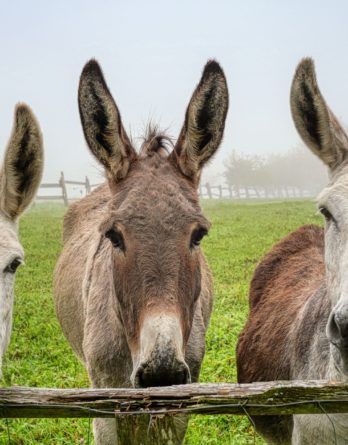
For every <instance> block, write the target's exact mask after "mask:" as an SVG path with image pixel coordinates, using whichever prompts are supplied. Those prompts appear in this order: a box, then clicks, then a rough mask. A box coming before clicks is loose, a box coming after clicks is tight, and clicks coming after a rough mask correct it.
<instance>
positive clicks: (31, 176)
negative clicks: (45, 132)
mask: <svg viewBox="0 0 348 445" xmlns="http://www.w3.org/2000/svg"><path fill="white" fill-rule="evenodd" d="M42 170H43V144H42V135H41V130H40V126H39V124H38V122H37V120H36V118H35V116H34V114H33V113H32V111H31V110H30V108H29V107H28V106H27V105H25V104H19V105H17V106H16V109H15V116H14V124H13V129H12V135H11V137H10V141H9V143H8V146H7V149H6V152H5V159H4V164H3V166H2V170H1V172H0V210H1V211H2V212H4V213H5V214H6V215H7V216H9V217H10V218H11V219H12V220H15V219H17V217H18V216H19V215H20V214H21V213H23V211H24V210H25V209H26V208H27V207H28V206H29V204H30V203H31V201H32V200H33V198H34V196H35V194H36V192H37V189H38V187H39V185H40V181H41V177H42Z"/></svg>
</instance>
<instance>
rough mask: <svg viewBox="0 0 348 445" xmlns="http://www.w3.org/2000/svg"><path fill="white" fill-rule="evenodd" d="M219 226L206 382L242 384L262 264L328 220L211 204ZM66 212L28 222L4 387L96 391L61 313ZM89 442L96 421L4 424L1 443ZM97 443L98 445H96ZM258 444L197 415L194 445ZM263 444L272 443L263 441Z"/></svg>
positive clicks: (210, 240)
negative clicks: (302, 230) (58, 273)
mask: <svg viewBox="0 0 348 445" xmlns="http://www.w3.org/2000/svg"><path fill="white" fill-rule="evenodd" d="M204 208H205V213H206V215H207V216H208V217H209V218H210V220H211V221H212V223H213V227H212V229H211V231H210V234H209V236H208V237H207V238H206V239H205V240H204V242H203V249H204V251H205V253H206V256H207V257H208V260H209V264H210V267H211V269H212V272H213V276H214V286H215V305H214V311H213V316H212V319H211V323H210V327H209V331H208V334H207V352H206V356H205V359H204V363H203V367H202V373H201V382H235V381H236V364H235V345H236V342H237V337H238V333H239V332H240V331H241V329H242V327H243V325H244V322H245V319H246V316H247V295H248V286H249V282H250V278H251V276H252V273H253V270H254V268H255V265H256V263H257V262H258V261H259V259H260V258H261V256H262V255H263V254H264V253H265V252H267V251H268V250H269V249H270V248H271V246H272V245H273V244H274V242H276V241H277V240H279V239H281V238H282V237H283V236H285V235H286V234H287V233H289V232H290V231H291V230H294V229H296V228H297V227H299V226H300V225H302V224H307V223H318V224H321V218H320V217H319V216H318V215H317V214H316V210H315V206H314V204H313V203H311V202H308V201H289V202H268V203H259V202H257V203H255V202H253V203H240V204H235V203H230V202H227V201H226V202H224V201H222V202H218V201H211V202H205V203H204ZM63 214H64V208H63V207H60V206H57V205H54V206H53V205H52V206H50V205H36V206H35V207H34V208H33V209H32V210H31V211H30V212H28V213H27V214H26V215H25V217H24V218H23V219H22V220H21V223H20V238H21V242H22V244H23V246H24V248H25V251H26V266H25V267H21V268H20V269H19V271H18V273H17V278H16V301H15V310H14V329H13V335H12V340H11V345H10V348H9V350H8V352H7V354H6V356H5V361H4V378H3V382H2V384H3V385H4V386H10V385H22V386H41V387H58V388H69V387H70V388H74V387H86V386H88V379H87V376H86V373H85V371H84V369H83V367H82V365H81V364H80V363H79V362H78V361H77V360H76V358H75V357H74V355H73V353H72V351H71V349H70V347H69V345H68V343H67V342H66V340H65V339H64V337H63V335H62V333H61V330H60V328H59V325H58V322H57V320H56V317H55V313H54V306H53V301H52V273H53V269H54V265H55V262H56V260H57V257H58V254H59V252H60V249H61V229H62V217H63ZM8 434H9V436H10V438H11V442H10V443H11V444H25V445H27V444H29V445H31V444H86V443H87V437H88V420H87V419H82V420H75V419H57V420H49V419H33V420H31V419H30V420H27V419H18V420H17V419H12V420H8V421H5V420H0V443H1V444H2V443H4V444H6V443H8V441H7V438H8ZM90 443H92V440H91V442H90ZM252 443H254V435H253V429H252V428H251V426H250V424H249V422H248V420H247V419H246V418H245V417H242V416H241V417H239V416H195V417H192V419H191V421H190V427H189V430H188V433H187V436H186V444H187V445H208V444H209V445H215V444H216V445H227V444H228V445H231V444H236V445H237V444H238V445H244V444H252ZM256 443H257V444H263V443H264V442H263V441H262V440H261V439H260V438H259V437H257V438H256Z"/></svg>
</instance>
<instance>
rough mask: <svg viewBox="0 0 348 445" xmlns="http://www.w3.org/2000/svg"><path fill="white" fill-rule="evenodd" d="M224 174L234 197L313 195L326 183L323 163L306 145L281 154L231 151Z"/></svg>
mask: <svg viewBox="0 0 348 445" xmlns="http://www.w3.org/2000/svg"><path fill="white" fill-rule="evenodd" d="M224 178H225V181H226V183H227V184H228V186H229V187H230V188H231V189H232V190H233V193H234V195H235V196H236V197H246V198H249V197H251V196H254V197H266V198H267V197H271V196H273V197H274V196H282V197H291V196H315V195H316V194H317V193H318V192H319V191H320V190H321V189H322V188H323V187H324V186H325V184H326V183H327V179H328V176H327V172H326V168H325V166H324V165H323V164H322V163H321V161H320V160H319V159H317V158H316V157H315V156H314V155H313V154H312V153H311V152H310V151H309V150H308V149H307V148H305V147H303V146H300V145H299V146H297V147H296V148H293V149H291V150H289V151H288V152H286V153H283V154H269V155H266V156H259V155H247V154H242V153H238V152H237V151H233V152H232V154H231V156H230V157H229V158H228V160H227V161H226V162H225V171H224Z"/></svg>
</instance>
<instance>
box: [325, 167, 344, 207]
mask: <svg viewBox="0 0 348 445" xmlns="http://www.w3.org/2000/svg"><path fill="white" fill-rule="evenodd" d="M317 203H318V205H319V207H320V205H327V204H328V203H330V204H331V205H333V206H339V207H341V209H342V210H344V209H345V208H346V209H347V210H348V165H345V166H343V167H342V168H340V170H339V171H338V172H336V174H334V175H333V176H332V178H331V181H330V183H329V184H328V185H327V186H326V187H325V188H324V189H323V190H322V191H321V192H320V194H319V195H318V197H317Z"/></svg>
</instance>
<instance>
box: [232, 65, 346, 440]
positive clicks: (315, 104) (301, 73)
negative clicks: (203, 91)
mask: <svg viewBox="0 0 348 445" xmlns="http://www.w3.org/2000/svg"><path fill="white" fill-rule="evenodd" d="M290 100H291V110H292V115H293V119H294V121H295V125H296V128H297V130H298V132H299V133H300V135H301V137H302V139H303V140H304V142H305V143H306V144H307V145H308V147H309V148H310V149H311V150H312V151H313V152H314V153H315V154H316V155H317V156H319V158H320V159H321V160H322V161H323V162H324V163H325V164H326V165H327V166H328V167H329V169H330V176H331V178H330V183H329V185H328V186H327V187H326V188H325V189H324V190H323V191H322V192H321V194H320V195H319V197H318V208H319V210H320V211H321V213H322V214H323V215H324V217H325V231H323V230H322V229H321V228H319V227H316V226H304V227H301V228H300V229H298V230H297V231H295V232H293V233H291V234H290V235H289V236H287V237H286V238H285V239H284V240H282V241H280V242H279V243H278V244H276V245H275V246H274V247H273V249H272V250H271V252H270V253H268V254H267V255H266V256H265V257H264V258H263V260H262V261H261V262H260V264H259V265H258V266H257V268H256V270H255V273H254V276H253V279H252V282H251V288H250V300H249V305H250V314H249V319H248V321H247V324H246V326H245V328H244V330H243V332H242V333H241V335H240V337H239V341H238V346H237V356H238V357H237V360H238V380H239V382H241V383H245V382H253V381H270V380H293V379H335V380H345V381H346V380H347V378H348V279H347V277H348V274H347V272H348V270H347V266H348V237H347V234H348V137H347V135H346V134H345V132H344V131H343V129H342V128H341V126H340V125H339V123H338V121H337V119H336V118H335V116H334V114H333V113H332V112H331V110H330V109H329V108H328V106H327V105H326V103H325V101H324V98H323V97H322V95H321V93H320V90H319V88H318V85H317V81H316V77H315V71H314V65H313V62H312V60H311V59H304V60H303V61H302V62H301V63H300V64H299V66H298V68H297V70H296V73H295V77H294V80H293V84H292V88H291V98H290ZM330 419H331V421H332V423H331V421H330ZM330 419H329V418H328V417H326V416H325V415H310V416H309V415H307V416H305V415H296V416H285V417H272V418H271V417H256V418H255V419H254V420H255V423H256V426H257V429H258V431H259V432H260V433H261V434H262V435H263V436H264V438H265V439H266V440H268V442H269V443H273V444H315V445H320V444H322V445H324V444H325V445H328V444H335V443H337V444H347V443H348V415H347V414H335V415H330Z"/></svg>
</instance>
